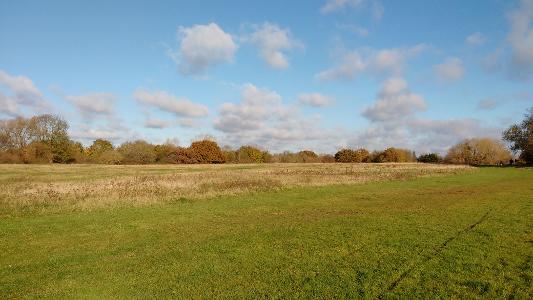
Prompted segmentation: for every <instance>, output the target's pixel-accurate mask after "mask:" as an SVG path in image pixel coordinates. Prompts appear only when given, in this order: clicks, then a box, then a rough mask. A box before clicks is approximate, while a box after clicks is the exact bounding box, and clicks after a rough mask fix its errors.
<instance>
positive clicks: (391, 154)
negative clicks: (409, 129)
mask: <svg viewBox="0 0 533 300" xmlns="http://www.w3.org/2000/svg"><path fill="white" fill-rule="evenodd" d="M415 160H416V156H415V155H414V153H413V152H412V151H410V150H407V149H399V148H394V147H390V148H387V149H385V150H383V151H381V152H374V153H373V154H372V162H377V163H385V162H412V161H415Z"/></svg>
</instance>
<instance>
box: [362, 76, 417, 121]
mask: <svg viewBox="0 0 533 300" xmlns="http://www.w3.org/2000/svg"><path fill="white" fill-rule="evenodd" d="M426 107H427V104H426V101H425V100H424V98H423V97H422V96H420V95H418V94H415V93H413V92H411V91H409V89H408V88H407V82H406V81H405V80H404V79H402V78H391V79H389V80H387V81H386V82H385V84H384V85H383V87H382V88H381V91H380V92H379V95H378V98H377V99H376V102H375V103H374V105H372V106H371V107H368V108H366V109H365V110H364V111H363V116H364V117H365V118H367V119H368V120H370V121H372V122H385V121H387V122H391V121H398V120H399V119H403V118H409V117H410V116H412V115H413V114H414V113H416V112H417V111H422V110H425V109H426Z"/></svg>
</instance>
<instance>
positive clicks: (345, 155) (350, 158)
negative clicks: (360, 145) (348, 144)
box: [335, 149, 357, 163]
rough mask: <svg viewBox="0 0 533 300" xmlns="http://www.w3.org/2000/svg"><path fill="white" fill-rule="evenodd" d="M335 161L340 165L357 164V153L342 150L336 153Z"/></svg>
mask: <svg viewBox="0 0 533 300" xmlns="http://www.w3.org/2000/svg"><path fill="white" fill-rule="evenodd" d="M335 161H336V162H340V163H352V162H356V161H357V153H356V152H355V151H353V150H351V149H341V150H339V151H337V153H335Z"/></svg>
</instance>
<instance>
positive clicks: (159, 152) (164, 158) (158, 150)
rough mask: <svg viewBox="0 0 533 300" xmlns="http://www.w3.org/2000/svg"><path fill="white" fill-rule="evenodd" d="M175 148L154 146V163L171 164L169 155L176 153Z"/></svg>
mask: <svg viewBox="0 0 533 300" xmlns="http://www.w3.org/2000/svg"><path fill="white" fill-rule="evenodd" d="M176 149H177V147H176V146H174V145H171V144H163V145H155V146H154V153H155V162H156V163H159V164H168V163H173V161H172V159H171V157H170V156H171V155H170V154H171V153H172V152H174V151H176Z"/></svg>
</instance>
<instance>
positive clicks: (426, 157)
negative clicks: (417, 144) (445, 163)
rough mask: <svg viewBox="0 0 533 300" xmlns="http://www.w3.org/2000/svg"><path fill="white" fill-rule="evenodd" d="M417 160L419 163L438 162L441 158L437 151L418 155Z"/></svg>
mask: <svg viewBox="0 0 533 300" xmlns="http://www.w3.org/2000/svg"><path fill="white" fill-rule="evenodd" d="M417 161H418V162H421V163H428V164H438V163H440V162H442V158H441V157H440V155H439V154H438V153H427V154H422V155H420V156H419V157H418V158H417Z"/></svg>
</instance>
